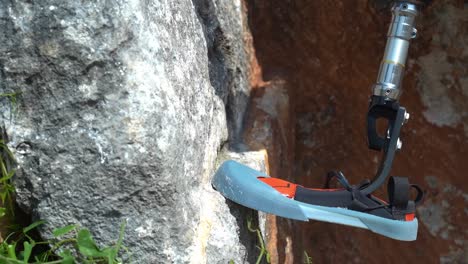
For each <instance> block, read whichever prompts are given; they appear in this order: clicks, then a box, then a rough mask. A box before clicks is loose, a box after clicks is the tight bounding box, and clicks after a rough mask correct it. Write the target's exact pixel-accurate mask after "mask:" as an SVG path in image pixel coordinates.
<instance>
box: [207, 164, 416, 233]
mask: <svg viewBox="0 0 468 264" xmlns="http://www.w3.org/2000/svg"><path fill="white" fill-rule="evenodd" d="M258 177H269V176H268V175H266V174H265V173H262V172H260V171H257V170H254V169H252V168H250V167H247V166H245V165H243V164H240V163H238V162H236V161H233V160H228V161H225V162H224V163H223V164H222V165H221V167H220V168H219V169H218V171H217V172H216V174H215V176H214V177H213V180H212V185H213V188H215V189H216V190H217V191H218V192H220V193H221V194H222V195H223V196H224V197H226V198H227V199H229V200H231V201H233V202H236V203H238V204H241V205H243V206H246V207H249V208H252V209H255V210H259V211H262V212H266V213H270V214H274V215H277V216H281V217H284V218H289V219H294V220H300V221H308V220H309V219H313V220H318V221H323V222H329V223H336V224H342V225H347V226H353V227H358V228H364V229H368V230H371V231H372V232H374V233H377V234H380V235H383V236H386V237H390V238H393V239H397V240H403V241H414V240H416V237H417V232H418V220H417V218H414V220H412V221H400V220H392V219H387V218H383V217H378V216H375V215H372V214H368V213H362V212H357V211H353V210H348V209H346V208H338V207H327V206H318V205H311V204H307V203H303V202H299V201H296V200H293V199H289V198H286V197H285V196H283V195H282V194H281V193H279V192H278V191H276V190H275V189H274V188H272V187H271V186H269V185H268V184H265V183H263V182H262V181H260V180H258Z"/></svg>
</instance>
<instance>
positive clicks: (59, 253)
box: [0, 221, 131, 264]
mask: <svg viewBox="0 0 468 264" xmlns="http://www.w3.org/2000/svg"><path fill="white" fill-rule="evenodd" d="M42 224H44V221H37V222H35V223H32V224H31V225H29V226H27V227H25V228H23V229H22V231H21V232H20V234H18V236H15V234H14V233H12V234H10V236H8V237H7V238H6V239H5V240H4V241H3V242H2V243H0V264H3V263H5V264H6V263H12V264H19V263H21V264H25V263H38V264H54V263H62V264H71V263H87V264H88V263H89V264H91V263H93V264H94V263H96V264H97V263H108V264H116V263H124V258H123V256H125V257H126V258H125V261H126V262H129V261H130V258H131V256H130V254H129V252H128V249H127V248H126V247H124V246H123V244H122V243H123V234H124V231H125V222H124V223H122V225H121V227H120V232H119V238H118V240H117V241H116V243H114V245H111V246H106V247H102V248H100V247H98V246H97V244H96V243H95V242H94V239H93V237H92V235H91V233H90V232H89V230H88V229H86V228H81V227H79V226H77V225H68V226H64V227H61V228H58V229H55V230H54V231H53V236H54V239H52V240H49V241H39V242H38V241H36V240H34V239H33V238H32V237H31V236H30V235H29V232H31V231H32V230H34V229H35V228H37V227H38V226H40V225H42ZM13 236H15V237H16V238H15V239H10V237H13ZM41 245H48V246H49V248H48V250H45V251H39V252H35V251H34V250H35V248H36V247H39V246H41Z"/></svg>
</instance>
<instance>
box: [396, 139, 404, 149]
mask: <svg viewBox="0 0 468 264" xmlns="http://www.w3.org/2000/svg"><path fill="white" fill-rule="evenodd" d="M402 145H403V142H401V140H400V138H398V140H397V143H396V148H397V150H400V149H401V147H402Z"/></svg>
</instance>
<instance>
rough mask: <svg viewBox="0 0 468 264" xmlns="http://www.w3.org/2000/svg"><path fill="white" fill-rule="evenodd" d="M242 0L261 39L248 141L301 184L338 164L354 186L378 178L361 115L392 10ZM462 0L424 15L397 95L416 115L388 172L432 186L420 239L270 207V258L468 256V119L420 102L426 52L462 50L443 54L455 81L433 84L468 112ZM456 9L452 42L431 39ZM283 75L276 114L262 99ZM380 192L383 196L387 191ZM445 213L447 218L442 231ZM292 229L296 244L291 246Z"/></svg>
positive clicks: (315, 182)
mask: <svg viewBox="0 0 468 264" xmlns="http://www.w3.org/2000/svg"><path fill="white" fill-rule="evenodd" d="M246 3H247V4H246V6H247V10H248V19H249V27H250V30H251V32H252V35H253V44H254V48H255V49H253V50H252V53H251V54H254V58H253V59H252V60H251V62H252V64H251V67H252V69H251V76H253V77H251V85H252V87H253V88H255V89H254V90H253V92H252V99H251V105H250V108H249V116H248V117H247V120H246V128H247V129H246V134H245V140H246V142H247V143H248V144H249V146H251V147H252V148H253V149H261V148H265V149H267V151H268V154H269V160H270V170H271V174H272V176H275V177H280V178H283V179H288V180H293V181H295V182H297V183H299V184H303V185H306V186H316V187H320V186H321V185H322V184H323V180H324V177H323V176H324V175H325V173H326V172H327V171H328V170H331V169H341V170H342V171H343V172H344V173H345V175H346V176H347V177H348V178H349V179H350V181H351V182H353V183H356V182H358V181H360V180H362V179H364V178H372V177H373V173H374V172H375V171H376V168H377V162H376V161H377V160H378V158H379V157H380V156H379V153H377V152H373V151H370V150H368V149H367V146H366V139H365V136H366V135H365V114H366V112H367V102H368V96H369V94H370V86H371V85H372V84H373V83H374V81H375V79H376V77H377V71H378V66H379V62H380V59H381V57H382V55H383V51H384V47H385V40H386V38H385V36H386V31H387V26H388V23H389V21H390V12H389V11H388V10H387V9H382V10H380V9H376V8H374V5H373V4H374V3H375V1H364V0H356V1H338V0H335V1H306V0H301V1H253V0H247V1H246ZM463 6H464V2H463V1H457V0H453V1H451V0H443V1H435V2H434V4H433V5H432V6H430V7H429V8H428V9H426V10H425V11H424V12H423V15H422V16H421V17H420V18H419V22H418V30H419V32H420V33H419V35H420V36H419V37H418V38H417V39H416V40H414V41H413V42H412V45H411V48H410V53H409V58H410V60H409V62H408V67H407V68H408V72H407V73H406V76H405V79H404V82H403V90H404V94H403V96H402V99H401V103H402V105H403V106H405V107H407V109H408V110H409V111H410V113H411V114H412V118H411V120H410V122H409V123H408V125H406V126H405V127H404V128H403V131H402V138H403V140H404V145H403V150H402V152H401V153H398V155H397V157H396V160H395V163H394V168H393V171H392V174H393V175H403V176H409V177H410V180H411V182H413V183H418V184H420V185H422V187H423V189H424V190H425V192H426V195H427V203H426V204H424V205H423V206H421V208H420V209H419V211H418V213H419V218H420V229H419V234H418V240H417V241H416V242H411V243H405V242H400V241H395V240H391V239H388V238H385V237H382V236H379V235H376V234H373V233H371V232H369V231H367V230H360V229H356V228H351V227H346V226H340V225H333V224H327V223H322V222H316V221H312V222H309V223H302V222H293V221H289V220H286V219H282V218H276V217H273V216H271V217H269V219H268V222H267V224H269V225H270V230H269V231H268V232H269V233H268V234H267V237H268V238H269V241H268V249H269V250H270V252H272V263H300V262H301V261H302V258H303V252H304V251H307V252H308V254H309V256H311V257H312V258H313V261H314V263H397V262H398V263H411V262H412V263H414V260H417V262H421V263H439V262H447V261H455V262H456V261H463V258H465V257H466V254H459V253H460V252H464V251H466V248H467V243H466V237H467V234H466V231H465V229H466V225H465V221H464V220H463V219H466V215H467V212H466V209H465V208H466V205H467V202H468V201H467V200H468V198H467V194H466V193H467V189H468V186H467V180H466V176H467V171H468V163H467V162H466V157H467V156H468V144H467V143H468V138H467V133H466V127H467V126H468V122H466V117H464V118H460V119H458V121H457V122H455V123H454V124H453V125H452V123H451V126H444V125H442V126H437V125H434V124H433V123H431V122H429V121H428V120H427V117H426V116H425V114H424V113H425V112H426V111H428V104H427V103H426V102H425V101H424V96H425V94H427V93H425V92H427V90H424V89H425V88H424V87H423V86H422V84H424V83H425V81H426V80H427V79H424V76H423V74H422V73H424V72H423V71H424V70H425V71H426V72H429V71H427V68H424V67H427V66H428V65H429V66H430V65H431V63H424V62H425V60H426V61H427V60H428V59H427V58H434V56H436V55H437V52H440V51H442V52H445V53H447V54H449V55H450V54H452V55H453V54H456V56H458V57H456V58H455V57H454V56H452V55H450V56H445V57H443V58H442V59H443V62H444V65H445V66H447V65H446V64H448V67H449V68H450V67H451V68H450V69H455V70H453V71H451V72H449V74H450V75H451V77H450V78H451V80H454V81H453V83H455V85H452V86H450V85H444V82H443V81H441V83H439V84H437V85H438V86H437V85H436V86H435V87H436V88H437V87H439V89H441V90H442V91H445V92H443V95H444V97H448V98H449V99H450V100H452V101H453V102H455V103H456V111H458V112H459V114H460V115H463V116H466V112H468V106H467V105H466V104H461V103H460V102H466V100H468V95H466V94H463V91H464V90H466V89H467V87H466V83H465V82H464V80H465V79H466V78H467V76H468V73H467V70H466V69H467V67H466V64H465V67H458V66H457V65H458V64H460V63H462V65H463V62H466V61H468V55H467V53H468V52H466V48H465V50H460V49H461V48H460V46H462V49H463V47H464V46H463V45H460V43H462V42H461V41H464V40H463V39H459V38H460V34H462V36H464V37H466V32H465V31H466V26H465V24H466V18H467V17H468V14H467V10H466V8H465V9H463ZM454 10H455V11H454ZM444 12H445V13H444ZM450 12H455V13H456V15H457V16H461V17H462V19H459V20H456V21H461V22H457V23H458V24H457V23H455V24H453V25H450V26H452V27H454V28H452V29H451V30H453V31H455V32H456V33H457V34H458V35H457V34H455V35H457V36H458V37H457V38H458V39H457V38H452V39H448V40H445V42H444V43H448V44H447V45H445V44H444V45H442V44H441V45H439V46H438V47H436V48H435V47H434V42H433V39H434V38H440V37H441V34H442V35H443V36H442V37H445V38H446V37H447V35H444V32H441V29H443V28H444V27H446V25H445V24H440V23H442V22H443V21H442V22H441V17H444V16H451V15H453V13H450ZM444 19H445V18H444ZM451 21H455V20H451ZM464 27H465V29H464ZM465 46H466V45H465ZM431 56H432V57H431ZM419 59H420V60H419ZM435 70H436V71H435V72H436V73H437V72H441V71H437V69H435ZM442 71H445V70H442ZM432 77H433V76H432ZM442 79H444V78H443V76H441V77H440V78H436V80H442ZM278 81H279V82H278ZM279 83H281V87H282V89H284V90H285V91H286V94H287V97H288V100H287V107H284V103H283V108H282V109H281V111H283V112H282V113H276V115H272V113H273V114H275V112H274V111H273V112H272V111H269V110H271V109H266V108H265V106H264V105H263V106H262V100H266V99H265V96H268V93H271V92H272V90H268V89H273V90H274V89H277V88H275V87H277V86H278V84H279ZM445 83H446V82H445ZM446 84H447V83H446ZM454 96H457V98H454ZM460 96H461V97H460ZM431 100H434V98H431ZM275 109H276V110H278V108H277V107H276V108H275ZM427 177H432V178H430V179H434V178H436V179H437V182H436V183H434V181H431V180H429V181H428V180H427ZM447 186H449V187H447ZM450 186H452V187H450ZM447 188H449V189H450V188H456V191H453V190H452V191H450V190H449V191H447V190H448V189H447ZM454 190H455V189H454ZM454 193H455V194H454ZM378 194H379V195H380V196H382V197H386V193H385V192H383V191H379V193H378ZM447 204H448V206H447ZM438 208H439V209H441V210H439V209H438ZM431 221H432V222H431ZM433 221H435V222H436V223H433ZM441 222H442V223H447V224H448V226H450V227H448V226H447V227H444V228H441V229H437V223H441ZM434 227H436V230H435V231H434ZM289 236H291V247H292V248H293V250H294V252H288V250H287V249H286V248H287V245H288V242H287V240H288V237H289ZM395 252H396V253H395Z"/></svg>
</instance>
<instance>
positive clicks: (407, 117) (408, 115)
mask: <svg viewBox="0 0 468 264" xmlns="http://www.w3.org/2000/svg"><path fill="white" fill-rule="evenodd" d="M409 118H410V114H409V113H408V112H406V113H405V124H406V123H408V120H409Z"/></svg>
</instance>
